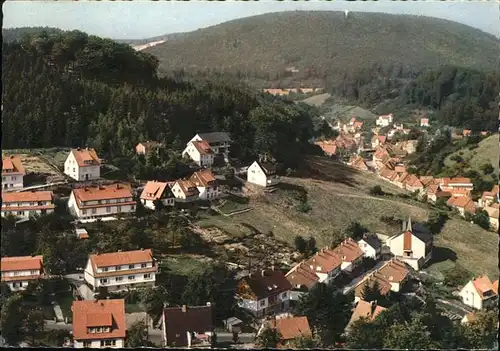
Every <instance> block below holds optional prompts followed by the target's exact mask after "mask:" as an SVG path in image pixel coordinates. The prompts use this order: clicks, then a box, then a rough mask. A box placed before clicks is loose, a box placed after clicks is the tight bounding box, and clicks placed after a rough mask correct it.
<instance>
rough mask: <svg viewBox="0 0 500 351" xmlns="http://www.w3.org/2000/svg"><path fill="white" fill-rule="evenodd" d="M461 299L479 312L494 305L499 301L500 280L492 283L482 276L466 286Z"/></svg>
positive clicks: (461, 292)
mask: <svg viewBox="0 0 500 351" xmlns="http://www.w3.org/2000/svg"><path fill="white" fill-rule="evenodd" d="M460 297H461V298H462V302H463V303H464V304H465V305H467V306H470V307H473V308H475V309H477V310H481V309H483V308H486V307H487V306H488V305H493V304H495V303H496V302H497V299H498V279H497V280H495V281H494V282H491V280H490V279H489V278H488V277H487V276H485V275H480V276H478V277H476V278H474V279H472V280H470V281H469V282H468V283H467V284H465V286H464V287H463V288H462V290H460Z"/></svg>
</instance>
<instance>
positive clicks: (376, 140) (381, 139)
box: [371, 135, 387, 149]
mask: <svg viewBox="0 0 500 351" xmlns="http://www.w3.org/2000/svg"><path fill="white" fill-rule="evenodd" d="M386 141H387V137H386V136H385V135H374V136H373V138H372V141H371V142H372V148H373V149H375V148H376V147H377V146H382V145H384V144H385V143H386Z"/></svg>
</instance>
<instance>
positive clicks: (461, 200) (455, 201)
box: [446, 196, 476, 213]
mask: <svg viewBox="0 0 500 351" xmlns="http://www.w3.org/2000/svg"><path fill="white" fill-rule="evenodd" d="M446 203H447V204H448V206H453V207H459V208H463V209H464V210H465V211H467V212H470V213H475V212H476V207H475V205H474V201H472V199H471V198H470V197H467V196H459V197H455V196H452V197H450V198H449V199H448V201H447V202H446Z"/></svg>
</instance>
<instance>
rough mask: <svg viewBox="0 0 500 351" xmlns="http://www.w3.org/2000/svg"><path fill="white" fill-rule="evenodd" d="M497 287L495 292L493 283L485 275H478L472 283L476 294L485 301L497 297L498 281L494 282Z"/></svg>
mask: <svg viewBox="0 0 500 351" xmlns="http://www.w3.org/2000/svg"><path fill="white" fill-rule="evenodd" d="M496 283H497V287H496V291H495V287H493V283H492V282H491V280H490V279H489V278H488V277H487V276H485V275H480V276H479V277H477V278H476V279H474V280H473V281H472V284H473V285H474V288H475V289H476V291H477V293H478V294H479V296H480V297H481V299H487V298H489V297H491V296H493V295H497V294H498V293H497V292H498V281H496Z"/></svg>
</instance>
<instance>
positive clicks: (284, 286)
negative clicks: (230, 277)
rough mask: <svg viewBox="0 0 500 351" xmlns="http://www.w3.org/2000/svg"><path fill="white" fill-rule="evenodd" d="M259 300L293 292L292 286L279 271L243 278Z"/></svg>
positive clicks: (257, 273)
mask: <svg viewBox="0 0 500 351" xmlns="http://www.w3.org/2000/svg"><path fill="white" fill-rule="evenodd" d="M243 280H245V281H246V282H247V284H248V286H249V287H250V290H252V292H253V293H254V294H255V296H256V297H257V299H258V300H261V299H265V298H266V297H269V296H273V295H276V294H279V293H282V292H284V291H288V290H292V284H290V282H289V281H288V279H286V277H285V275H284V274H283V272H281V271H279V270H272V269H268V270H264V271H259V272H255V273H252V274H251V275H249V276H247V277H245V278H243Z"/></svg>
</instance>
